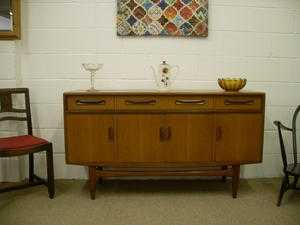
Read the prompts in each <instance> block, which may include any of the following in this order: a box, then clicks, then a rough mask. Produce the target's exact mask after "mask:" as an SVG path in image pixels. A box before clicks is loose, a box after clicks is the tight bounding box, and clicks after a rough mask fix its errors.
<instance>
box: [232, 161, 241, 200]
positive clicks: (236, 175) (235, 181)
mask: <svg viewBox="0 0 300 225" xmlns="http://www.w3.org/2000/svg"><path fill="white" fill-rule="evenodd" d="M232 169H233V176H232V197H233V198H236V197H237V191H238V187H239V183H240V165H233V166H232Z"/></svg>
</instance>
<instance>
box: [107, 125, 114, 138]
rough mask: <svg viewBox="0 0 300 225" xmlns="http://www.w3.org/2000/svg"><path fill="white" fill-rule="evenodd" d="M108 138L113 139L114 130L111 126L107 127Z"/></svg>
mask: <svg viewBox="0 0 300 225" xmlns="http://www.w3.org/2000/svg"><path fill="white" fill-rule="evenodd" d="M108 140H109V141H114V140H115V132H114V128H113V127H109V128H108Z"/></svg>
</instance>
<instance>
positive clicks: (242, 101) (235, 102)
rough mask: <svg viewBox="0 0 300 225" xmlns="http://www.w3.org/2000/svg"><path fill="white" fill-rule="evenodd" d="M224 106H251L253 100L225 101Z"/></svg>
mask: <svg viewBox="0 0 300 225" xmlns="http://www.w3.org/2000/svg"><path fill="white" fill-rule="evenodd" d="M224 104H225V105H252V104H254V99H225V100H224Z"/></svg>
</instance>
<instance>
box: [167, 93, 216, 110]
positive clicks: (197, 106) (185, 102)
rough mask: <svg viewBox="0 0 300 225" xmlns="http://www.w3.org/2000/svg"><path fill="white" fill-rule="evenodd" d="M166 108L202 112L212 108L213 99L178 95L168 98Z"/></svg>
mask: <svg viewBox="0 0 300 225" xmlns="http://www.w3.org/2000/svg"><path fill="white" fill-rule="evenodd" d="M166 102H167V104H166V105H167V107H168V109H169V110H175V111H181V110H182V111H185V110H202V109H209V108H212V107H213V98H212V97H210V96H206V95H204V96H202V95H192V96H188V95H182V96H180V95H178V96H172V97H168V99H167V101H166Z"/></svg>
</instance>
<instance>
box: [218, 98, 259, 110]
mask: <svg viewBox="0 0 300 225" xmlns="http://www.w3.org/2000/svg"><path fill="white" fill-rule="evenodd" d="M215 107H216V108H219V109H224V110H226V109H228V110H238V111H243V110H253V111H261V109H262V96H249V95H248V96H217V97H216V98H215Z"/></svg>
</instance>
